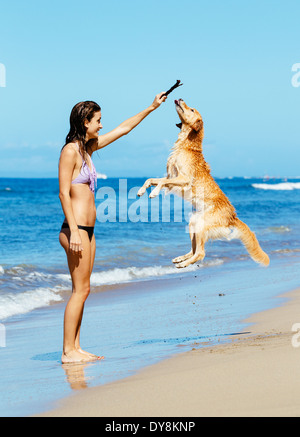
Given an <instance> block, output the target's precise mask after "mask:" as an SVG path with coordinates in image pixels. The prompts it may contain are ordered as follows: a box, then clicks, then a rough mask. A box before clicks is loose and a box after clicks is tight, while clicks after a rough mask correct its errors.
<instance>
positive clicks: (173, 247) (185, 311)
mask: <svg viewBox="0 0 300 437" xmlns="http://www.w3.org/2000/svg"><path fill="white" fill-rule="evenodd" d="M144 181H145V178H143V179H141V178H139V179H136V178H129V179H109V178H108V179H98V191H97V194H96V207H97V222H96V227H95V236H96V242H97V252H96V259H95V265H94V271H93V274H92V278H91V286H92V290H91V296H90V297H89V299H88V302H90V304H89V305H90V306H89V305H87V310H86V312H87V316H85V317H87V321H86V323H87V332H89V334H87V337H86V343H88V346H89V347H90V350H91V351H93V352H95V353H101V354H104V355H105V356H108V357H110V358H109V360H108V363H109V364H101V366H102V367H101V372H100V374H99V366H91V367H90V370H87V375H88V376H87V380H88V381H89V383H88V384H87V385H93V384H101V383H104V382H108V381H111V380H113V379H115V378H119V377H124V376H126V375H128V374H130V373H132V372H134V371H136V370H137V369H139V368H140V367H142V366H143V365H146V364H149V363H151V362H155V361H157V360H159V359H162V358H164V357H166V356H169V355H170V354H172V353H175V352H176V351H181V350H182V349H181V348H180V347H179V346H183V347H191V346H192V345H193V344H198V345H199V344H200V345H204V344H215V343H217V342H220V341H226V337H227V336H228V335H231V334H233V333H238V332H239V331H240V330H242V328H243V325H242V324H241V320H242V319H243V318H245V317H247V316H249V315H250V314H251V313H253V312H256V311H260V310H263V309H265V308H267V307H270V306H272V305H274V300H273V299H274V297H275V296H277V295H278V294H280V293H282V292H285V291H288V290H291V289H293V288H295V287H297V286H299V265H300V261H299V255H300V221H299V215H300V182H299V180H297V179H284V180H283V179H271V180H264V179H258V178H255V179H254V178H224V179H218V178H216V181H217V182H218V184H219V185H220V187H221V189H222V190H223V191H224V192H225V193H226V195H227V196H228V197H229V199H230V200H231V202H232V203H233V205H234V206H235V208H236V211H237V214H238V216H239V218H240V219H241V220H243V221H244V222H246V223H247V224H248V226H249V227H250V228H251V229H252V230H253V231H254V232H255V233H256V236H257V238H258V240H259V242H260V244H261V246H262V248H263V249H264V250H265V251H266V252H267V253H268V255H269V256H270V260H271V264H270V267H269V268H267V269H266V268H263V267H261V266H258V265H257V264H256V263H254V262H253V261H252V260H251V259H250V258H249V256H248V255H247V252H246V250H245V248H244V247H243V245H242V244H241V243H240V242H239V241H235V240H233V241H231V242H224V241H213V242H208V243H207V244H206V257H205V259H204V261H202V262H198V263H196V264H194V265H193V266H190V267H188V268H187V269H176V267H174V266H173V264H172V262H171V260H172V258H174V257H176V256H179V255H182V254H184V253H186V252H188V251H189V250H190V239H189V234H188V230H187V225H188V218H189V214H190V212H191V210H190V206H189V205H188V204H185V203H184V202H182V200H181V199H179V198H177V197H173V196H172V195H171V196H170V195H169V196H165V195H164V194H161V195H160V196H159V197H157V198H156V199H153V200H150V199H149V198H148V196H146V195H144V196H143V197H142V198H141V199H139V198H137V196H136V192H137V190H138V188H139V187H140V186H141V185H142V184H143V183H144ZM148 193H150V190H148ZM63 219H64V217H63V213H62V210H61V206H60V202H59V198H58V181H57V180H56V179H12V178H10V179H3V178H2V179H0V224H1V226H0V328H1V327H2V328H3V327H5V328H6V330H7V332H6V334H7V339H6V344H5V345H4V344H2V345H1V344H0V365H1V358H2V363H3V364H4V363H5V366H8V367H9V366H10V369H11V370H10V374H9V375H7V374H6V373H5V372H2V375H1V376H0V387H2V389H1V391H2V393H1V397H0V415H5V414H6V415H14V414H31V413H33V412H35V411H38V409H39V407H40V406H41V399H43V402H47V400H49V401H53V400H56V399H57V398H59V397H62V396H64V395H67V394H69V391H70V390H71V391H72V384H67V383H66V381H65V379H64V378H65V376H63V375H61V374H60V373H59V372H61V371H62V370H61V366H60V364H59V361H60V354H61V352H60V350H59V349H60V346H61V345H60V343H61V338H60V337H59V336H61V325H59V326H58V325H57V323H58V322H57V320H59V321H61V324H62V317H63V308H64V304H65V302H66V301H67V299H68V298H69V296H70V291H71V282H70V277H69V273H68V269H67V264H66V257H65V253H64V251H63V249H62V248H61V247H60V245H59V242H58V235H59V230H60V227H61V224H62V222H63ZM99 297H100V298H101V307H100V308H101V309H99ZM154 315H155V317H156V321H155V323H152V319H153V317H154ZM55 317H56V318H55ZM89 317H91V320H93V327H90V328H89ZM53 318H54V319H55V320H56V321H54V319H53ZM52 319H53V320H52ZM146 320H147V321H148V322H147V323H146ZM294 322H297V321H294ZM59 323H60V322H59ZM101 323H103V325H101ZM50 326H51V327H52V328H51V329H52V331H53V329H55V332H54V331H53V332H52V331H51V329H50ZM42 327H44V329H45V336H46V337H47V336H48V340H47V342H46V343H45V344H44V343H43V342H42V343H43V344H42V345H41V341H40V340H36V342H37V344H36V346H35V348H34V352H33V350H32V348H30V347H28V355H27V359H28V366H27V369H28V373H26V372H25V373H24V369H23V371H21V369H20V367H18V364H16V356H15V354H16V353H17V352H16V351H17V349H18V347H19V348H21V347H23V348H24V341H25V344H26V338H24V337H22V332H23V331H24V330H25V331H26V330H28V332H31V333H32V334H30V335H32V336H34V333H35V332H36V330H39V329H42ZM54 327H55V328H54ZM97 327H98V329H99V331H100V330H102V331H103V330H105V332H106V335H105V336H104V337H102V338H101V341H100V343H101V350H100V351H99V350H98V349H97V347H98V346H97V344H96V342H95V340H94V339H93V340H92V339H91V336H90V331H88V330H89V329H90V330H91V332H93V331H94V330H95V329H97ZM26 332H27V331H26ZM10 336H12V337H13V338H14V345H13V346H12V345H10V344H9V343H10V342H9V338H10ZM27 338H28V337H27ZM89 341H90V344H89ZM18 342H19V343H18ZM0 343H1V329H0ZM28 344H29V341H28ZM1 346H2V347H1ZM4 346H5V347H4ZM10 346H11V347H10ZM93 348H94V349H93ZM23 353H24V352H23ZM25 355H26V353H25ZM24 359H25V358H24ZM25 361H26V360H25ZM12 362H14V365H13V366H11V363H12ZM6 368H7V367H6ZM13 369H15V372H16V373H17V374H18V375H20V374H21V373H22V375H23V376H22V377H20V376H18V378H19V380H18V382H16V381H15V380H14V371H13ZM81 371H83V368H81ZM43 372H44V373H43ZM53 372H54V373H55V372H57V375H60V376H57V375H56V376H55V378H56V379H55V378H54V381H56V384H54V386H53V384H51V389H49V387H50V383H49V381H48V379H47V378H50V375H52V376H51V378H52V382H53ZM33 374H35V375H36V376H35V377H36V378H38V381H39V382H38V383H37V384H36V385H35V387H36V386H37V385H39V386H40V385H42V386H43V384H45V386H46V388H45V389H44V391H43V389H38V390H37V389H36V388H33V387H34V384H32V378H33V380H34V376H33ZM68 379H70V376H69V377H68V376H67V380H68ZM71 379H72V378H71ZM29 380H30V383H28V381H29ZM41 381H43V383H41ZM45 381H46V382H45ZM18 387H22V390H23V391H22V392H23V396H22V397H20V395H18V394H17V391H18V390H17V388H18ZM70 387H71V388H70ZM4 393H5V395H4ZM45 393H46V394H45Z"/></svg>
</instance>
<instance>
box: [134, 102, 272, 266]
mask: <svg viewBox="0 0 300 437" xmlns="http://www.w3.org/2000/svg"><path fill="white" fill-rule="evenodd" d="M175 105H176V110H177V113H178V115H179V118H180V120H181V123H180V125H177V126H178V127H180V129H181V130H180V133H179V135H178V140H177V141H176V143H175V145H174V147H173V149H172V152H171V154H170V156H169V159H168V162H167V177H165V178H158V179H147V181H146V182H145V183H144V185H143V186H142V187H141V188H140V190H139V192H138V195H139V196H142V195H143V194H144V193H145V191H146V189H147V188H149V187H150V186H152V185H156V188H154V190H153V191H152V192H151V194H150V196H149V197H151V198H153V197H155V196H157V195H158V194H159V192H160V190H161V189H162V188H166V189H168V190H172V192H175V193H176V194H179V195H181V196H183V197H184V199H185V200H189V201H190V202H192V204H193V208H194V210H195V212H193V214H192V216H191V218H190V223H189V232H190V238H191V243H192V248H191V251H190V252H189V253H187V254H186V255H183V256H179V257H177V258H174V259H173V263H175V264H176V267H187V266H188V265H190V264H193V263H195V262H196V261H199V260H203V258H204V257H205V251H204V245H205V243H206V241H207V240H209V239H227V240H232V239H234V238H236V239H240V240H241V241H242V243H243V244H244V245H245V247H246V249H247V250H248V252H249V254H250V256H251V258H252V259H253V260H254V261H256V262H258V263H261V264H263V265H265V266H267V265H268V264H269V257H268V255H267V254H266V253H265V252H264V251H263V250H262V249H261V247H260V245H259V243H258V241H257V239H256V237H255V234H254V233H253V232H251V231H250V229H249V228H248V226H247V225H246V224H245V223H243V222H242V221H241V220H239V219H238V217H237V215H236V211H235V209H234V207H233V206H232V205H231V203H230V201H229V199H228V198H227V197H226V195H225V194H224V193H223V191H222V190H221V189H220V187H219V186H218V185H217V183H216V182H215V180H214V178H213V177H212V176H211V174H210V168H209V165H208V164H207V163H206V162H205V160H204V157H203V154H202V141H203V137H204V128H203V120H202V117H201V115H200V114H199V112H198V111H197V110H196V109H193V108H189V107H188V106H187V105H186V104H185V102H184V101H183V100H182V99H180V100H178V101H177V100H175Z"/></svg>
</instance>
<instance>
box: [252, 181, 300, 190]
mask: <svg viewBox="0 0 300 437" xmlns="http://www.w3.org/2000/svg"><path fill="white" fill-rule="evenodd" d="M252 187H254V188H258V189H260V190H280V191H282V190H287V191H291V190H300V182H282V183H280V184H252Z"/></svg>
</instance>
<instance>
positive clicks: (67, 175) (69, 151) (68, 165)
mask: <svg viewBox="0 0 300 437" xmlns="http://www.w3.org/2000/svg"><path fill="white" fill-rule="evenodd" d="M75 164H76V151H75V150H74V149H73V148H72V147H70V146H68V145H67V146H65V147H64V148H63V150H62V152H61V155H60V160H59V199H60V202H61V206H62V209H63V212H64V214H65V217H66V220H67V222H68V225H69V228H70V250H72V251H74V252H81V251H82V250H83V248H82V242H81V237H80V234H79V231H78V226H77V223H76V221H75V217H74V213H73V208H72V203H71V196H70V190H71V183H72V176H73V171H74V168H75Z"/></svg>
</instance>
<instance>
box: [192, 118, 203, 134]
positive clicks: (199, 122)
mask: <svg viewBox="0 0 300 437" xmlns="http://www.w3.org/2000/svg"><path fill="white" fill-rule="evenodd" d="M192 128H193V129H194V130H195V131H196V132H199V130H201V129H202V128H203V121H202V120H197V121H195V123H194V124H193V125H192Z"/></svg>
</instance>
